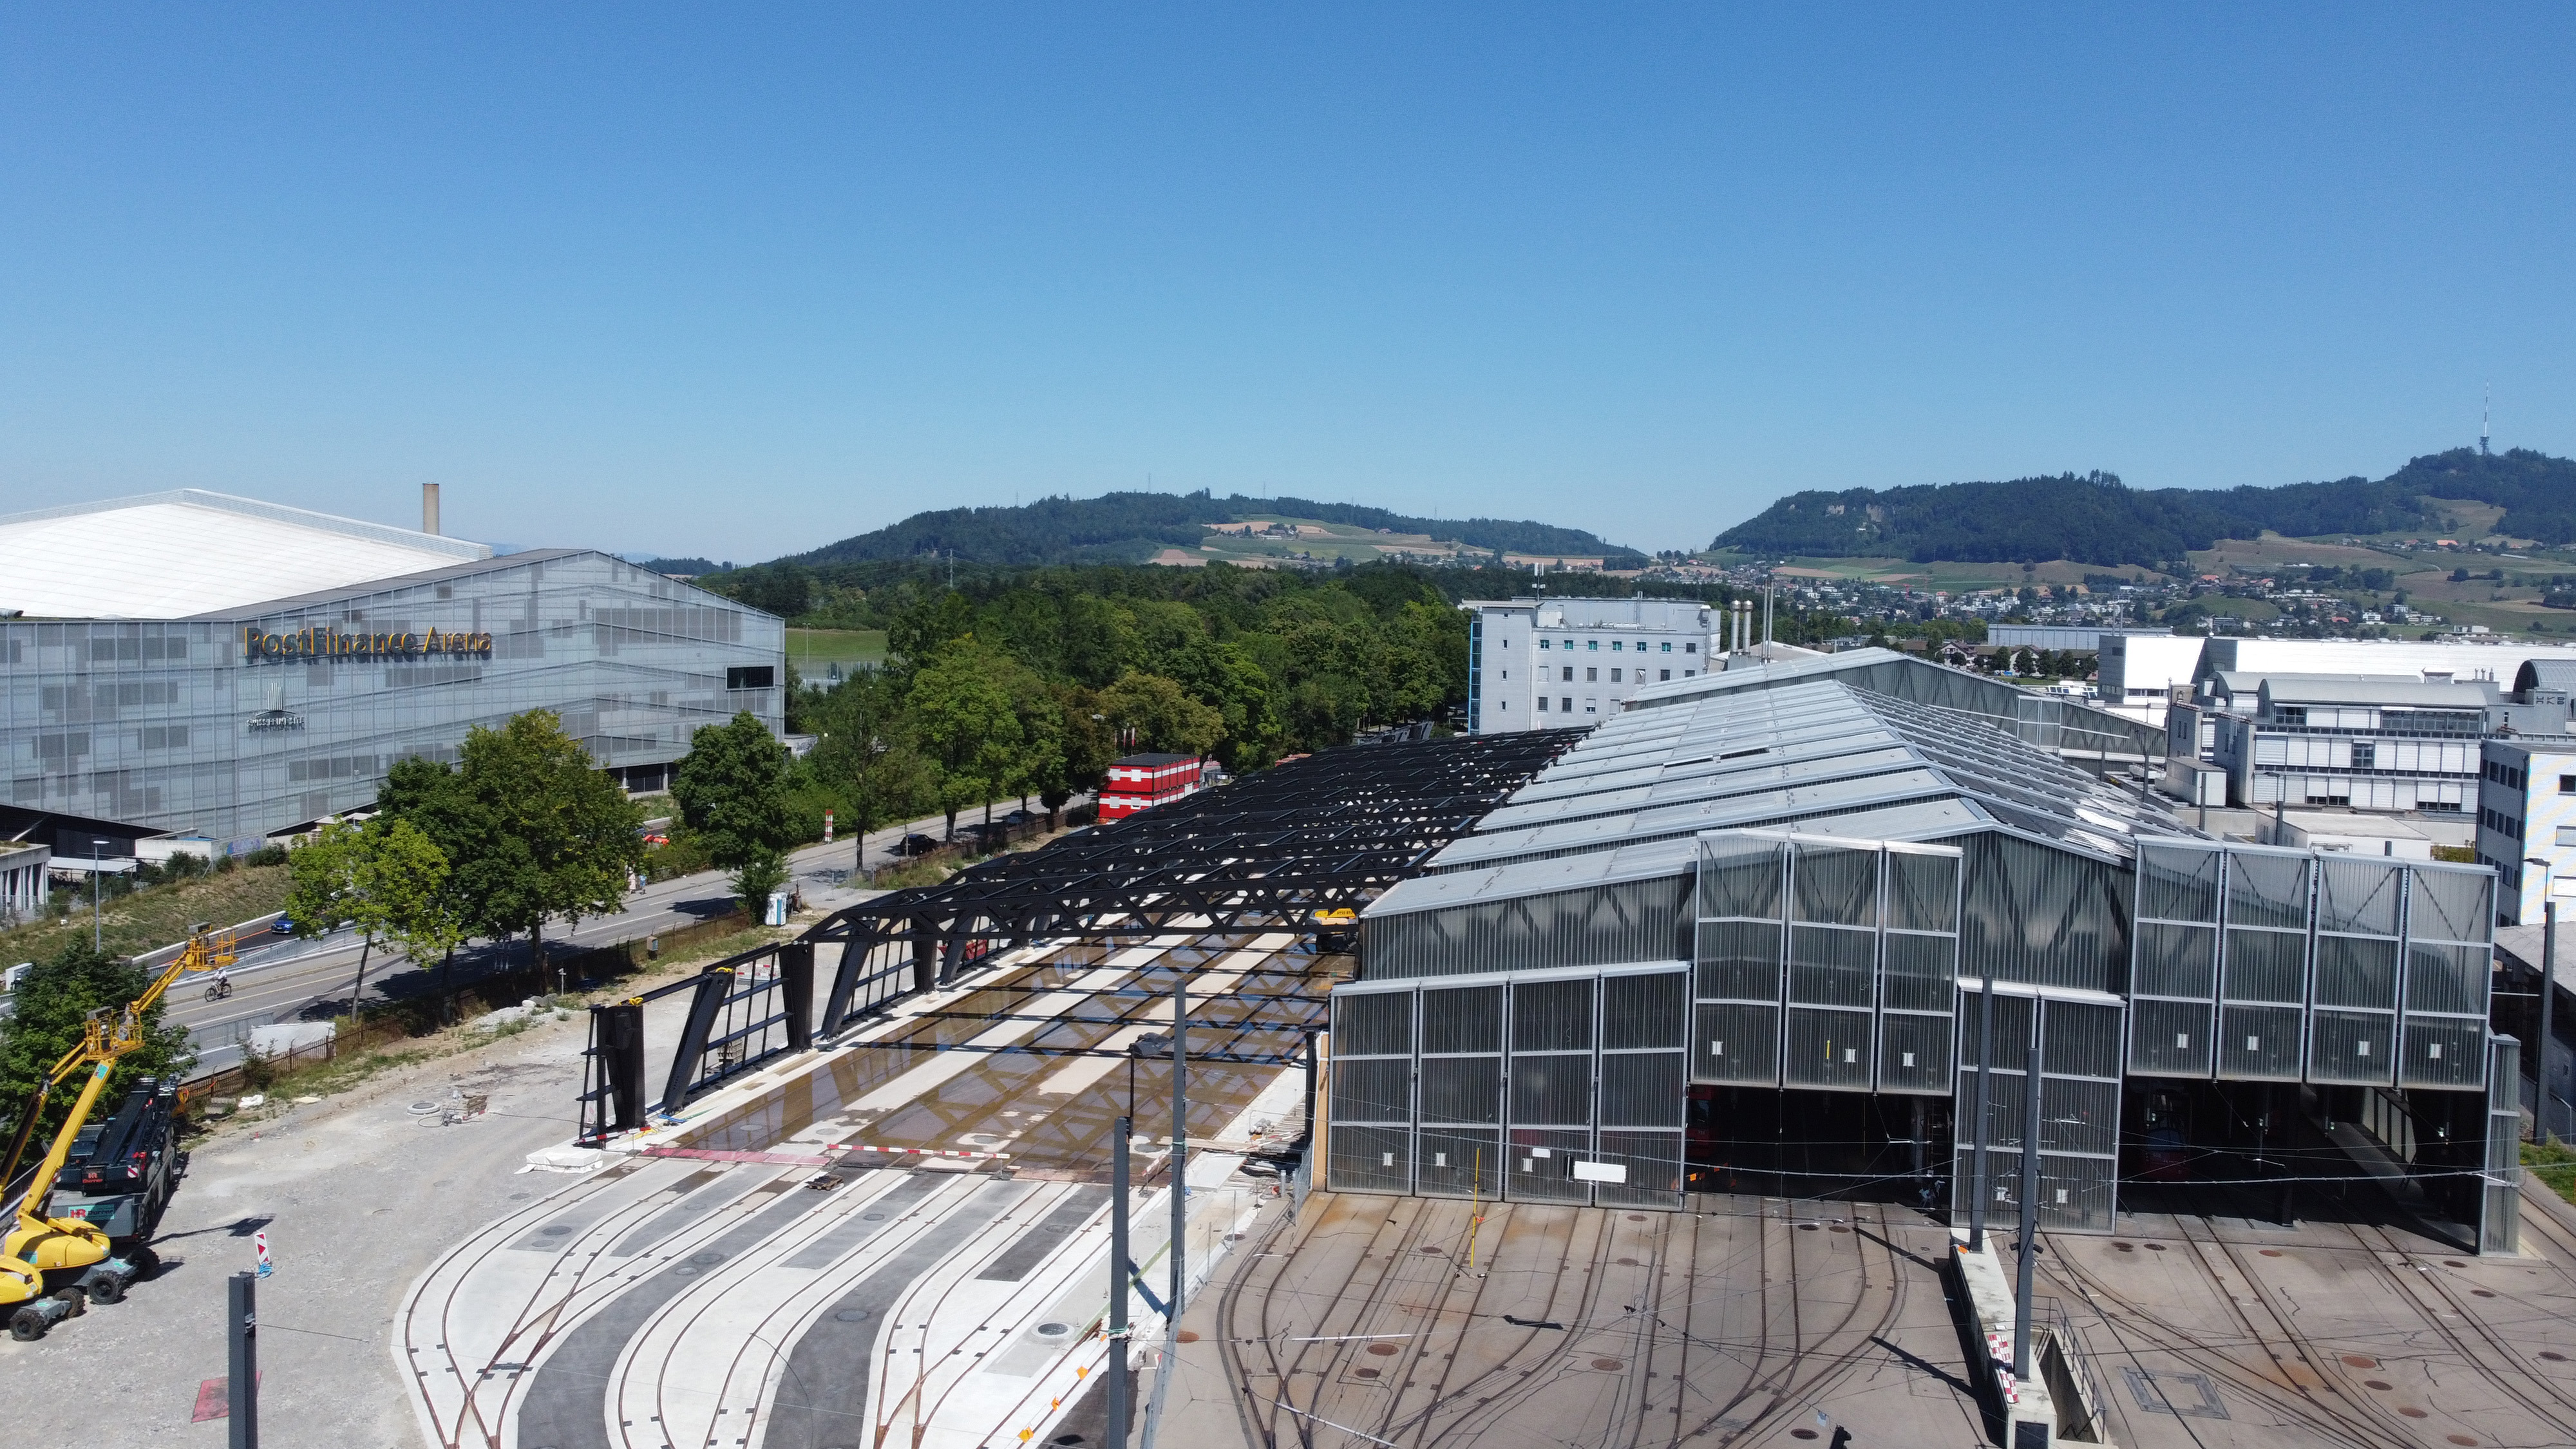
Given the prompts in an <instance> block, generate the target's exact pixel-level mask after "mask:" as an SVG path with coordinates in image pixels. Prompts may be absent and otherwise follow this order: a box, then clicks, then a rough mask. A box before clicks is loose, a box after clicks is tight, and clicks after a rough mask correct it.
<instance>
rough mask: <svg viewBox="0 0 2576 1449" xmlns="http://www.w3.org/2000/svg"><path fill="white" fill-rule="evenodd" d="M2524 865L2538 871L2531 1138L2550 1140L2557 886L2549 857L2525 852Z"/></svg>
mask: <svg viewBox="0 0 2576 1449" xmlns="http://www.w3.org/2000/svg"><path fill="white" fill-rule="evenodd" d="M2522 863H2523V864H2524V865H2525V866H2533V867H2537V868H2538V869H2539V871H2540V1032H2539V1036H2540V1041H2539V1043H2538V1045H2536V1046H2534V1047H2533V1048H2532V1075H2533V1076H2534V1077H2535V1078H2536V1079H2537V1081H2538V1085H2539V1087H2540V1102H2539V1104H2538V1105H2537V1106H2536V1107H2535V1108H2534V1110H2533V1115H2532V1134H2531V1135H2532V1140H2533V1141H2536V1142H2547V1141H2548V1140H2549V1058H2550V1055H2551V1053H2550V1050H2549V1048H2550V1045H2551V1043H2550V1033H2551V1032H2552V1031H2553V1030H2554V1029H2555V1028H2554V1027H2553V1026H2552V1024H2551V1021H2550V1014H2551V1009H2552V1008H2553V1007H2554V1006H2555V1005H2556V1004H2557V997H2558V886H2557V881H2556V880H2555V879H2554V878H2553V876H2552V869H2553V868H2552V866H2551V864H2550V862H2549V861H2547V860H2545V859H2543V858H2541V857H2540V856H2536V855H2534V856H2526V857H2524V859H2523V862H2522Z"/></svg>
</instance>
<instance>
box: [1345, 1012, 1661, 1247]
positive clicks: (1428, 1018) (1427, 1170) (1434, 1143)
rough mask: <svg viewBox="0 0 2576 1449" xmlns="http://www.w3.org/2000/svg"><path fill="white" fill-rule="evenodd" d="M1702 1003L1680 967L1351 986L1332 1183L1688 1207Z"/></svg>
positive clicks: (1364, 1188) (1348, 1187) (1432, 1193)
mask: <svg viewBox="0 0 2576 1449" xmlns="http://www.w3.org/2000/svg"><path fill="white" fill-rule="evenodd" d="M1689 1005H1690V974H1689V970H1688V968H1687V967H1685V966H1684V965H1683V964H1682V963H1680V962H1677V961H1676V962H1665V963H1652V964H1647V965H1639V966H1613V967H1611V968H1609V969H1607V970H1603V971H1564V970H1559V971H1553V972H1550V973H1548V974H1546V975H1544V976H1541V977H1539V978H1537V979H1528V978H1523V979H1518V980H1511V981H1500V980H1490V979H1485V980H1477V981H1472V982H1458V983H1456V984H1444V983H1442V982H1439V981H1436V980H1397V981H1393V982H1367V983H1359V984H1354V985H1349V986H1344V987H1341V988H1339V989H1338V990H1336V991H1335V992H1334V993H1333V1019H1334V1042H1335V1051H1334V1057H1333V1091H1332V1094H1331V1099H1330V1106H1331V1110H1332V1113H1333V1116H1332V1132H1331V1142H1332V1151H1331V1163H1330V1173H1331V1176H1330V1179H1329V1180H1330V1182H1331V1185H1332V1186H1333V1187H1334V1188H1336V1189H1338V1190H1343V1191H1354V1192H1391V1193H1418V1194H1420V1195H1423V1196H1426V1197H1467V1196H1470V1195H1474V1196H1479V1197H1488V1198H1492V1197H1501V1198H1507V1199H1511V1200H1516V1201H1521V1202H1562V1203H1595V1204H1599V1205H1602V1206H1638V1207H1655V1208H1664V1209H1672V1208H1678V1207H1679V1206H1680V1205H1681V1192H1682V1159H1683V1144H1682V1122H1683V1116H1684V1113H1685V1112H1686V1110H1687V1098H1688V1093H1689V1085H1688V1071H1687V1056H1688V1053H1687V1051H1686V1049H1685V1042H1684V1039H1683V1033H1684V1031H1685V1030H1686V1029H1687V1026H1688V1024H1689V1020H1690V1015H1689ZM1346 1032H1347V1033H1355V1035H1352V1036H1348V1037H1346V1036H1345V1035H1344V1033H1346ZM1354 1047H1357V1048H1365V1050H1361V1051H1356V1052H1355V1051H1354ZM1578 1163H1582V1164H1590V1166H1589V1167H1587V1168H1586V1174H1587V1175H1585V1176H1577V1175H1576V1174H1575V1173H1574V1171H1573V1169H1574V1167H1575V1165H1576V1164H1578ZM1605 1176H1606V1177H1616V1178H1621V1179H1624V1180H1620V1181H1604V1180H1598V1179H1599V1178H1602V1177H1605Z"/></svg>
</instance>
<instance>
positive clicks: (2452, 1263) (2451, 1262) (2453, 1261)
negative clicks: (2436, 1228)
mask: <svg viewBox="0 0 2576 1449" xmlns="http://www.w3.org/2000/svg"><path fill="white" fill-rule="evenodd" d="M2041 1155H2042V1156H2045V1155H2046V1154H2045V1153H2043V1154H2041ZM2442 1266H2443V1267H2445V1268H2465V1267H2467V1266H2469V1265H2468V1264H2466V1263H2463V1262H2461V1261H2460V1260H2459V1259H2457V1258H2444V1259H2443V1260H2442Z"/></svg>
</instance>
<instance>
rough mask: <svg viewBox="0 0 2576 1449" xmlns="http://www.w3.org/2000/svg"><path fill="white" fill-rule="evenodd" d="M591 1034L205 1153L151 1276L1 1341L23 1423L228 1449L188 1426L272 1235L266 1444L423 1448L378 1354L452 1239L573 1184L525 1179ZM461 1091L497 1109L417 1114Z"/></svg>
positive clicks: (539, 1041) (576, 1077) (554, 1136)
mask: <svg viewBox="0 0 2576 1449" xmlns="http://www.w3.org/2000/svg"><path fill="white" fill-rule="evenodd" d="M584 1029H585V1028H584V1024H583V1022H582V1020H581V1019H580V1018H579V1017H578V1016H576V1017H575V1018H574V1019H572V1020H569V1021H563V1022H556V1023H551V1024H547V1025H543V1026H539V1027H536V1028H533V1029H531V1030H529V1031H527V1032H524V1033H522V1034H519V1035H516V1036H511V1037H507V1038H504V1039H502V1040H500V1041H497V1042H494V1043H492V1044H491V1045H489V1046H485V1047H481V1048H477V1049H475V1050H473V1051H469V1052H465V1053H461V1054H458V1055H455V1056H449V1057H441V1058H438V1059H436V1060H434V1061H430V1062H425V1063H421V1064H419V1065H417V1066H413V1067H408V1068H404V1069H402V1070H399V1071H396V1072H391V1073H388V1074H386V1075H384V1076H382V1077H378V1078H376V1079H374V1080H372V1081H370V1082H368V1083H366V1084H364V1085H363V1086H361V1087H359V1088H358V1089H356V1090H355V1091H353V1092H351V1093H349V1094H347V1095H345V1096H339V1097H333V1098H329V1099H326V1100H324V1101H322V1102H320V1103H316V1104H313V1105H309V1106H302V1107H297V1108H295V1109H294V1110H292V1111H291V1112H289V1113H287V1114H286V1115H284V1116H282V1117H279V1118H276V1119H273V1120H271V1121H267V1122H263V1123H258V1124H238V1125H234V1126H232V1127H229V1128H226V1129H224V1130H221V1131H218V1132H216V1133H214V1134H212V1135H210V1136H208V1137H206V1138H203V1139H201V1140H200V1141H199V1142H198V1144H197V1146H196V1149H195V1154H194V1158H193V1160H192V1162H191V1164H190V1169H189V1173H188V1177H187V1180H186V1181H185V1182H184V1183H183V1184H182V1185H181V1187H180V1189H179V1193H178V1196H177V1197H176V1198H174V1199H173V1200H172V1201H171V1204H170V1210H169V1213H168V1214H167V1216H166V1217H165V1218H164V1220H163V1222H162V1227H161V1237H160V1240H159V1244H158V1247H159V1251H160V1252H161V1254H162V1258H163V1263H164V1266H163V1269H162V1271H161V1273H160V1275H159V1276H158V1277H157V1278H155V1279H154V1280H153V1281H151V1282H148V1283H142V1284H137V1285H136V1286H135V1288H134V1290H133V1293H132V1295H131V1296H130V1297H128V1298H127V1299H126V1301H125V1302H123V1303H120V1304H117V1305H114V1306H112V1307H97V1308H93V1309H91V1310H90V1311H89V1312H88V1313H87V1314H86V1315H84V1316H82V1317H80V1318H76V1319H72V1320H71V1321H69V1322H67V1323H63V1324H60V1325H58V1326H56V1327H55V1329H54V1331H53V1332H52V1333H51V1334H49V1335H48V1336H47V1337H45V1338H43V1339H41V1340H38V1341H37V1342H34V1343H15V1342H11V1341H9V1340H8V1339H7V1338H6V1337H5V1336H0V1382H5V1383H7V1384H8V1385H9V1387H10V1394H9V1400H10V1410H9V1418H10V1422H11V1427H12V1429H13V1430H14V1431H15V1432H16V1433H17V1434H18V1435H19V1436H20V1437H23V1438H26V1439H27V1440H29V1441H30V1442H35V1443H48V1444H93V1445H114V1444H140V1443H145V1442H154V1443H161V1442H169V1443H182V1444H205V1445H220V1444H222V1443H224V1442H225V1431H226V1425H225V1422H224V1421H223V1420H221V1419H214V1420H209V1421H207V1422H205V1423H197V1424H192V1423H191V1422H190V1417H191V1414H192V1411H193V1410H194V1408H195V1405H196V1400H197V1391H198V1386H199V1384H200V1383H201V1382H203V1381H204V1380H206V1379H211V1378H220V1377H221V1376H222V1375H223V1374H224V1371H225V1359H224V1354H225V1346H224V1339H223V1311H224V1279H225V1277H226V1276H227V1275H229V1274H231V1273H234V1272H238V1271H240V1270H243V1269H246V1268H249V1267H251V1266H252V1265H253V1257H252V1244H251V1237H250V1235H251V1233H252V1232H253V1231H254V1230H255V1229H258V1228H263V1227H264V1228H265V1229H266V1231H267V1233H268V1241H269V1252H270V1256H271V1257H272V1259H273V1260H274V1261H275V1263H276V1267H277V1271H276V1275H275V1276H273V1277H271V1278H269V1279H268V1280H267V1281H266V1282H264V1283H262V1284H260V1285H259V1317H260V1327H261V1332H260V1337H259V1353H260V1367H261V1373H262V1384H261V1387H262V1393H261V1404H260V1435H261V1440H262V1442H263V1443H264V1444H266V1445H270V1446H274V1449H306V1446H311V1449H356V1446H362V1445H364V1446H374V1445H386V1446H392V1445H413V1444H418V1443H420V1442H421V1436H420V1429H419V1421H418V1420H417V1418H415V1417H414V1414H413V1410H412V1407H411V1404H410V1402H409V1399H408V1395H407V1394H406V1392H405V1390H404V1388H403V1385H402V1383H401V1382H400V1380H399V1379H397V1378H396V1376H395V1367H394V1362H393V1357H392V1355H391V1353H390V1352H389V1351H388V1350H387V1348H386V1342H387V1337H388V1332H389V1328H390V1325H391V1323H392V1320H393V1316H394V1313H395V1311H396V1309H397V1308H398V1306H399V1304H400V1302H401V1299H402V1295H403V1294H404V1293H405V1292H406V1291H407V1290H408V1289H409V1288H410V1286H411V1283H412V1280H413V1279H414V1278H416V1277H418V1276H419V1274H420V1273H421V1272H422V1271H423V1270H425V1269H426V1268H427V1267H428V1266H429V1264H430V1262H431V1260H432V1259H434V1258H435V1257H436V1256H437V1255H438V1254H439V1253H441V1252H443V1251H445V1250H446V1248H447V1247H448V1246H449V1245H451V1244H453V1243H455V1242H457V1241H458V1240H459V1239H461V1238H463V1237H465V1236H466V1235H467V1234H468V1233H470V1232H472V1231H473V1230H474V1229H476V1228H477V1227H480V1226H481V1225H482V1224H484V1223H486V1222H488V1221H490V1220H491V1219H492V1218H493V1217H495V1216H497V1215H499V1214H500V1213H501V1212H503V1211H505V1210H507V1209H510V1208H512V1207H515V1206H517V1205H519V1204H521V1203H524V1202H525V1201H527V1200H529V1199H530V1198H534V1197H542V1196H545V1195H547V1194H549V1193H552V1192H555V1191H557V1190H559V1189H561V1188H563V1187H566V1186H568V1185H570V1184H571V1183H573V1182H575V1181H577V1180H578V1179H575V1178H573V1177H569V1176H563V1175H558V1174H553V1173H543V1172H522V1171H521V1168H522V1167H523V1166H524V1165H525V1156H526V1154H527V1153H529V1152H531V1151H533V1150H535V1149H537V1148H540V1147H547V1146H551V1145H553V1144H556V1143H559V1142H562V1141H564V1140H566V1139H567V1138H569V1137H570V1136H571V1135H572V1131H573V1117H572V1108H573V1103H572V1098H573V1095H574V1094H575V1093H576V1092H577V1091H578V1090H579V1082H580V1075H581V1068H580V1062H581V1055H580V1054H581V1049H582V1046H583V1044H584V1036H583V1033H584ZM451 1088H462V1089H463V1090H465V1091H467V1092H480V1093H486V1094H488V1095H489V1097H490V1111H489V1113H488V1115H486V1116H484V1117H482V1118H481V1119H479V1120H476V1121H472V1122H467V1123H464V1124H461V1125H458V1126H454V1127H436V1126H423V1125H421V1122H422V1119H421V1118H420V1117H419V1116H416V1115H414V1114H413V1113H412V1112H411V1111H410V1110H409V1109H410V1106H411V1104H413V1103H417V1102H427V1101H436V1100H441V1099H444V1098H445V1097H446V1096H447V1095H448V1092H449V1090H450V1089H451ZM429 1120H430V1121H433V1122H434V1121H436V1120H437V1119H436V1118H435V1117H434V1116H433V1117H431V1118H430V1119H429Z"/></svg>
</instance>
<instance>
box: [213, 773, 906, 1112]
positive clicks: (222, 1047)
mask: <svg viewBox="0 0 2576 1449" xmlns="http://www.w3.org/2000/svg"><path fill="white" fill-rule="evenodd" d="M942 824H943V821H942V820H941V819H940V818H939V817H936V816H934V817H931V818H930V819H927V820H915V821H911V822H908V823H905V824H902V825H893V826H888V827H887V828H885V829H883V830H879V831H874V832H871V833H870V834H869V836H868V839H867V860H868V861H869V863H870V864H871V865H882V864H884V863H885V862H886V861H887V859H888V858H889V857H890V854H891V852H892V850H893V848H894V846H895V844H896V842H898V841H900V840H901V839H902V838H903V837H904V836H905V835H906V834H908V833H914V832H927V833H936V831H937V829H938V828H939V827H940V826H941V825H942ZM852 864H853V855H852V851H851V843H850V841H849V840H848V839H846V838H844V839H841V840H837V841H834V842H832V843H830V844H828V845H809V846H806V847H804V848H803V849H800V850H797V851H794V852H792V853H791V854H790V855H789V857H788V865H789V868H790V870H791V871H792V872H793V873H794V875H795V878H796V881H797V884H798V885H799V887H800V888H801V889H802V891H803V893H804V898H805V904H806V906H807V907H808V908H809V909H823V910H837V909H839V908H841V907H842V906H845V905H850V904H852V903H854V902H856V901H859V900H862V899H864V898H865V897H866V895H867V892H866V890H865V889H864V888H863V887H859V886H855V885H852V884H851V883H850V871H851V867H852ZM732 908H733V897H732V895H731V894H730V892H729V891H728V890H727V888H726V884H725V877H724V874H723V873H722V872H719V871H707V872H703V873H701V874H698V875H689V876H680V877H677V878H675V879H672V880H667V881H662V882H659V883H657V884H654V885H648V886H646V887H644V888H643V889H641V890H639V891H636V892H634V893H633V894H632V895H630V896H628V897H627V903H626V909H625V910H623V911H621V912H619V913H618V914H616V915H613V916H602V917H598V918H596V919H591V920H585V921H582V922H581V923H580V924H579V926H577V927H574V928H572V929H569V930H567V929H566V928H565V927H564V926H563V925H562V924H561V923H559V922H558V923H555V924H553V925H550V926H549V927H548V928H547V932H546V939H547V941H548V942H549V943H550V944H560V943H564V942H570V943H572V944H574V945H576V946H583V947H595V946H608V945H614V944H616V943H618V942H620V941H631V940H635V939H636V938H638V937H642V936H649V935H652V934H654V933H656V932H660V931H669V930H675V929H678V928H680V927H683V926H689V925H694V924H697V923H698V922H701V921H705V920H710V919H713V918H714V917H717V916H721V915H723V914H725V913H726V912H727V911H729V910H731V909H732ZM360 955H361V947H360V943H359V942H358V941H357V940H356V938H355V937H354V936H352V935H350V934H348V933H345V932H342V933H337V934H334V935H332V936H329V937H325V938H324V939H322V940H319V941H305V940H294V939H291V938H289V939H281V938H278V937H275V936H268V935H262V936H256V937H250V938H247V939H246V940H245V941H244V943H243V949H242V951H241V953H240V959H239V960H238V961H237V962H236V963H235V965H234V966H233V968H232V983H233V994H232V995H231V996H229V997H227V998H225V999H223V1000H221V1001H208V1000H207V999H206V997H205V992H206V981H205V978H203V977H193V976H192V977H187V978H183V979H182V980H180V981H179V982H177V983H175V984H174V985H173V986H172V987H171V989H170V999H171V1006H170V1011H169V1020H171V1021H174V1022H177V1023H179V1024H181V1025H184V1026H186V1027H187V1028H188V1032H189V1040H190V1041H191V1042H192V1043H193V1044H194V1045H195V1046H196V1048H197V1057H198V1070H200V1071H213V1070H220V1069H221V1068H224V1067H227V1066H230V1065H232V1064H233V1063H235V1062H237V1061H239V1060H240V1055H241V1042H242V1041H243V1040H244V1039H246V1038H247V1037H248V1036H249V1034H250V1031H251V1029H252V1028H254V1027H260V1026H267V1025H270V1024H272V1023H277V1022H291V1021H301V1020H307V1019H319V1018H321V1017H326V1016H329V1015H331V1014H332V1013H333V1012H335V1011H345V1010H347V1009H348V1004H349V999H350V996H351V993H352V992H353V991H354V990H355V988H356V986H357V978H358V963H359V957H360ZM527 959H528V947H527V944H526V943H525V942H523V941H510V942H499V943H494V942H477V943H474V944H473V945H471V946H469V947H467V948H466V949H464V950H461V951H459V952H457V954H456V960H455V963H454V965H453V966H452V967H451V968H450V970H451V972H452V984H454V985H456V986H460V987H462V986H469V985H471V984H472V983H473V982H475V981H477V980H480V979H481V978H483V977H485V976H488V975H490V974H492V973H493V972H496V971H499V970H503V969H506V968H508V967H511V966H517V965H525V964H526V962H527ZM437 989H439V980H438V976H437V973H436V972H435V971H425V970H420V969H416V968H414V967H413V966H411V965H410V963H408V962H406V961H403V960H402V959H400V958H399V957H394V956H389V955H388V954H387V953H385V952H384V951H382V950H378V951H376V952H375V953H373V954H372V956H370V957H369V959H368V961H367V979H366V995H367V1000H368V1001H370V1002H386V1001H398V1000H404V999H408V998H411V997H415V996H420V995H423V994H426V993H429V992H432V991H435V990H437Z"/></svg>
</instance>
